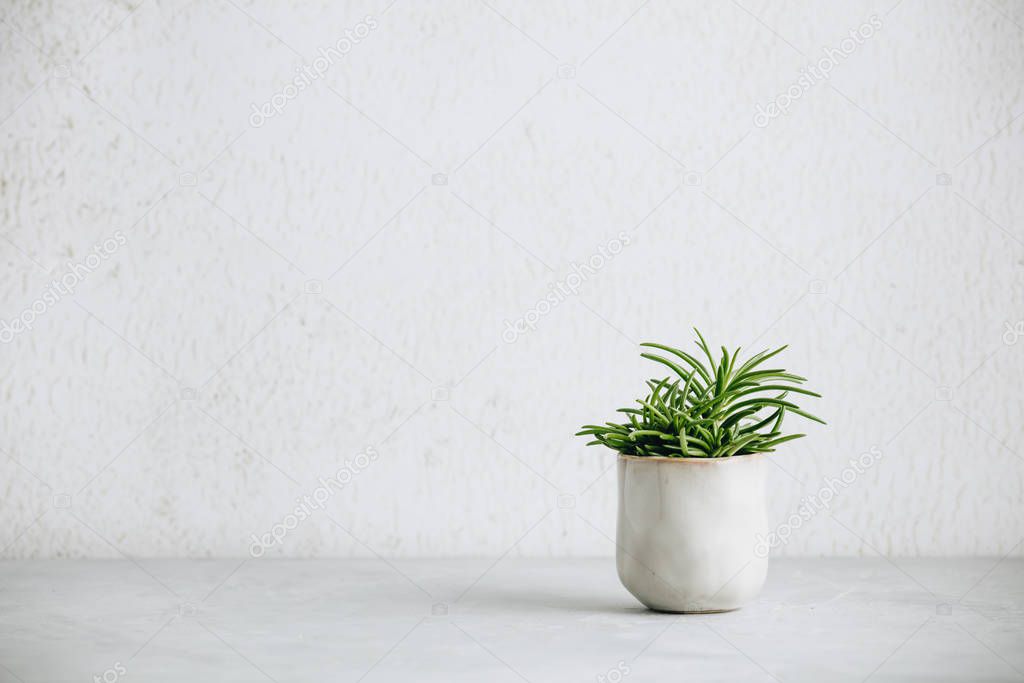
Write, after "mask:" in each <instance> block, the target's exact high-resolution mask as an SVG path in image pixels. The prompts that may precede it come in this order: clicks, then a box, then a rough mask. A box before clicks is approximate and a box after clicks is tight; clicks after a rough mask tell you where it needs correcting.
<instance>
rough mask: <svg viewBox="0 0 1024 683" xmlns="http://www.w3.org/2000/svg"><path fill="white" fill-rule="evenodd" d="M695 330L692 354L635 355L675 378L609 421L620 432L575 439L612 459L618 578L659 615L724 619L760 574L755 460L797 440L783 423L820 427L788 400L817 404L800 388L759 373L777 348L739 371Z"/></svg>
mask: <svg viewBox="0 0 1024 683" xmlns="http://www.w3.org/2000/svg"><path fill="white" fill-rule="evenodd" d="M694 331H695V332H696V333H697V346H698V348H699V352H698V353H697V354H693V355H691V354H689V353H687V352H685V351H681V350H679V349H675V348H672V347H670V346H665V345H662V344H651V343H645V344H641V346H644V347H647V348H650V349H653V350H654V352H645V353H642V354H641V356H643V357H644V358H647V359H648V360H651V361H654V362H655V363H659V364H660V365H662V366H664V367H666V368H668V369H669V370H671V371H672V375H671V376H668V377H664V378H660V379H651V380H648V381H647V388H648V391H647V394H646V396H645V397H644V398H642V399H638V400H637V402H636V403H637V404H638V405H637V406H636V407H630V408H620V409H619V410H618V412H619V413H622V414H623V415H624V416H625V422H606V423H605V424H603V425H585V426H584V427H583V429H581V430H580V431H579V432H577V436H589V437H592V440H591V441H590V442H589V443H588V445H600V446H607V447H608V448H611V449H612V450H614V451H616V452H618V454H619V457H618V486H619V515H618V531H617V540H616V565H617V567H618V572H619V579H620V580H621V581H622V583H623V585H624V586H625V587H626V589H627V590H629V592H630V593H632V594H633V595H634V596H635V597H636V598H637V599H638V600H639V601H640V602H642V603H643V604H644V605H646V606H647V607H649V608H651V609H654V610H659V611H664V612H721V611H727V610H732V609H736V608H738V607H740V606H742V605H743V604H744V603H746V602H748V601H749V600H751V599H753V598H754V597H756V596H757V594H758V593H759V592H760V590H761V586H762V585H763V584H764V579H765V576H766V574H767V569H768V558H767V554H766V553H756V552H755V546H756V545H757V543H758V540H759V539H763V538H764V537H765V536H767V535H768V517H767V510H766V505H765V488H764V474H765V472H764V470H765V465H766V460H765V458H764V454H766V453H772V452H773V451H774V450H775V448H776V447H778V446H780V445H782V444H784V443H786V442H788V441H792V440H793V439H798V438H800V437H802V436H804V434H783V432H782V423H783V418H785V417H786V415H787V414H790V413H792V414H793V415H796V416H799V417H803V418H807V419H810V420H813V421H815V422H820V423H822V424H824V422H823V421H822V420H821V419H819V418H817V417H815V416H813V415H811V414H810V413H807V412H805V411H803V410H801V408H800V407H799V406H798V405H797V404H796V403H794V402H793V401H792V400H791V399H790V398H789V396H790V395H791V394H801V395H805V396H813V397H820V395H819V394H816V393H814V392H813V391H809V390H807V389H804V388H803V387H801V386H800V385H801V384H803V383H804V382H805V381H806V380H805V378H803V377H800V376H799V375H795V374H792V373H789V372H786V371H785V370H783V369H780V368H770V367H768V366H766V363H767V361H769V360H770V359H772V358H774V357H775V356H777V355H778V354H779V353H781V352H782V351H783V350H784V349H785V348H786V347H785V346H783V347H781V348H778V349H775V350H773V351H769V350H765V351H762V352H761V353H758V354H756V355H754V356H752V357H751V358H749V359H748V360H746V361H743V362H740V349H736V350H735V351H734V352H732V353H730V352H729V351H728V350H727V349H726V348H725V347H724V346H723V347H722V350H721V355H720V356H718V357H717V358H716V357H715V355H714V354H712V352H711V349H710V347H709V346H708V344H707V342H706V341H705V340H704V337H703V336H702V335H701V333H700V331H698V330H696V329H695V330H694ZM700 355H703V357H704V358H700V357H699V356H700ZM705 358H706V361H707V362H706V363H705V361H704V359H705Z"/></svg>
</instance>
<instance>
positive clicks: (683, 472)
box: [616, 454, 768, 612]
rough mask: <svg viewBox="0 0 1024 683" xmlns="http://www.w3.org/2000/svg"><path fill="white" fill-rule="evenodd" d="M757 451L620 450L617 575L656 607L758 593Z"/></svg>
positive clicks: (735, 601)
mask: <svg viewBox="0 0 1024 683" xmlns="http://www.w3.org/2000/svg"><path fill="white" fill-rule="evenodd" d="M766 465H767V460H765V457H764V456H763V455H760V454H754V455H740V456H732V457H728V458H713V459H712V458H651V457H637V456H632V455H619V463H618V468H619V521H618V532H617V536H618V539H617V551H616V564H617V565H618V570H619V579H620V580H621V581H622V584H623V585H624V586H625V587H626V589H627V590H629V592H630V593H632V594H633V595H634V596H635V597H636V599H637V600H639V601H640V602H642V603H643V604H645V605H646V606H647V607H650V608H651V609H653V610H658V611H662V612H722V611H726V610H733V609H736V608H738V607H740V606H742V605H743V604H745V603H747V602H749V601H750V600H752V599H754V598H755V597H757V595H758V593H760V592H761V586H763V585H764V579H765V575H766V574H767V571H768V557H767V553H764V552H763V550H762V551H761V552H758V550H757V545H758V542H759V541H762V548H763V539H764V538H766V537H767V536H768V515H767V510H766V504H765V487H764V479H765V470H764V468H765V466H766Z"/></svg>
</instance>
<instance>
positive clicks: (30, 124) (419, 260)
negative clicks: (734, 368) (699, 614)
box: [0, 0, 1024, 558]
mask: <svg viewBox="0 0 1024 683" xmlns="http://www.w3.org/2000/svg"><path fill="white" fill-rule="evenodd" d="M133 2H134V0H133ZM708 4H711V5H712V6H710V7H709V6H705V3H669V2H665V1H663V0H652V1H651V2H645V3H639V2H627V3H602V4H600V5H599V4H598V3H589V2H588V3H583V2H565V3H547V2H544V3H541V2H535V3H514V2H505V1H504V0H491V1H490V5H487V4H485V3H483V2H470V1H468V0H467V1H466V2H443V3H440V2H438V3H430V4H427V3H419V2H411V1H410V0H399V1H398V2H395V3H392V4H390V5H388V4H387V3H386V2H357V3H347V4H344V5H339V4H338V3H328V2H324V3H322V5H318V4H316V3H308V2H298V1H297V0H295V1H293V2H288V3H285V2H264V1H257V2H241V0H240V3H239V4H238V5H235V4H233V3H231V2H218V1H213V2H196V3H184V2H157V1H156V0H148V1H146V2H142V3H141V5H132V6H129V5H128V3H126V2H123V1H122V2H94V3H79V2H66V3H65V2H26V3H15V4H14V6H11V5H10V4H7V6H5V8H4V10H3V12H2V22H0V49H2V59H0V69H2V74H3V83H4V87H3V94H2V106H0V117H2V119H3V122H2V124H0V135H2V140H3V143H2V154H3V157H2V161H0V174H2V175H0V196H2V219H3V224H2V239H0V263H2V268H3V270H2V276H0V292H2V300H0V304H2V308H0V317H2V318H3V319H4V320H10V319H11V318H13V317H16V316H19V315H20V314H21V313H22V311H23V310H25V309H26V308H27V307H30V306H31V305H32V302H33V301H34V300H36V299H37V298H39V297H41V296H43V294H44V292H45V291H46V288H47V286H48V283H49V282H50V281H51V280H53V279H54V278H55V277H59V276H60V275H62V274H63V273H64V272H66V264H67V262H68V261H74V262H79V261H83V260H84V259H85V258H86V255H87V254H88V253H89V252H90V250H92V249H93V248H94V246H95V245H98V244H100V243H102V242H103V240H104V239H106V238H107V237H110V236H112V235H114V234H115V231H121V232H122V233H123V235H124V236H125V238H126V239H127V244H125V245H123V246H120V247H119V248H117V250H116V251H115V252H114V253H113V255H112V256H110V257H109V258H108V259H106V260H103V261H102V263H101V264H100V265H99V267H97V268H96V269H95V271H94V272H92V273H89V274H88V275H86V276H85V277H84V279H83V281H82V282H81V283H80V284H79V285H78V287H77V289H76V290H75V292H74V293H73V294H71V295H67V296H63V297H61V299H60V300H59V301H58V302H57V303H56V304H55V305H53V306H50V307H49V308H48V309H47V310H46V311H45V312H44V313H42V314H40V315H39V316H38V318H37V320H36V321H35V324H34V326H33V329H32V330H30V331H25V332H23V333H20V334H17V335H16V336H15V338H14V340H13V342H11V343H9V344H4V345H0V397H2V398H0V406H2V408H0V449H2V453H0V455H2V456H4V457H2V458H0V521H2V524H0V548H3V552H2V556H3V557H7V558H14V557H66V556H95V557H108V556H116V555H117V554H118V552H122V553H127V554H129V555H132V556H136V555H140V556H149V555H160V556H190V557H198V556H208V555H238V556H241V555H244V554H245V553H246V552H247V548H248V546H249V543H250V541H249V540H248V539H249V537H250V534H253V533H256V534H261V533H264V532H266V531H268V530H269V529H270V528H271V527H272V525H273V524H274V523H275V522H277V521H279V520H282V519H283V518H284V517H285V515H286V514H287V513H288V512H289V510H290V509H291V508H292V507H293V506H294V500H295V498H296V497H297V496H300V495H303V494H310V493H312V492H313V491H314V490H315V488H316V487H317V486H318V484H317V477H319V476H324V477H327V476H330V475H331V474H332V473H333V472H335V471H336V470H337V469H338V467H339V466H341V465H342V464H343V463H344V462H345V461H346V460H349V459H352V458H354V457H355V456H356V454H357V453H359V452H360V451H362V450H363V449H365V448H368V447H372V448H374V449H375V450H376V452H377V453H379V458H378V459H377V460H375V461H374V462H372V463H371V464H370V465H369V467H367V468H366V469H365V470H364V471H362V472H360V473H359V474H358V476H356V477H355V478H354V479H353V481H352V482H351V483H350V484H349V485H348V486H347V487H346V488H345V489H344V490H343V491H341V492H339V493H337V494H335V495H334V496H332V497H331V499H330V500H329V502H328V503H327V510H326V511H325V512H317V513H316V514H315V515H314V516H313V517H312V518H311V519H309V520H307V521H305V522H303V523H302V524H301V525H300V526H299V527H298V528H297V529H295V530H293V531H291V532H290V533H289V534H288V536H287V537H286V538H285V539H284V542H283V543H282V544H280V545H278V546H276V547H274V548H273V549H272V550H271V551H269V554H270V555H276V554H285V555H290V556H327V555H341V556H348V555H356V556H364V555H367V554H369V553H379V554H381V555H393V556H411V555H428V556H434V555H450V554H456V555H471V554H472V555H498V554H501V553H505V552H509V553H512V554H528V555H556V556H558V555H583V554H610V553H611V552H612V544H611V542H610V540H609V538H608V537H607V536H608V535H611V534H613V528H614V505H615V499H614V472H613V471H609V470H608V468H609V466H610V465H611V464H612V463H613V456H612V455H611V454H608V453H603V452H601V451H598V450H595V449H589V450H588V449H585V448H584V446H583V443H582V440H580V439H574V438H572V436H571V435H572V432H573V431H575V429H576V428H577V427H578V425H580V424H582V423H584V422H589V421H593V420H603V419H610V418H611V417H612V415H613V412H612V411H613V410H614V409H615V408H616V407H619V406H620V405H624V404H626V403H628V402H629V401H630V400H632V398H634V397H635V395H637V394H638V393H639V392H640V391H641V386H642V384H641V380H642V379H643V378H644V377H646V376H647V373H649V372H651V371H652V368H651V367H650V366H649V364H646V363H645V362H644V361H643V360H642V359H640V358H639V357H638V349H637V347H636V342H638V341H643V340H659V341H664V342H668V343H675V344H677V345H687V344H689V343H690V338H691V333H690V332H689V328H690V326H691V325H693V324H697V325H699V326H701V327H702V329H703V330H704V331H705V332H706V333H707V334H708V335H709V336H710V337H711V338H712V340H713V341H716V342H719V343H729V344H732V345H735V344H750V345H752V346H753V347H756V348H760V347H762V346H764V345H768V344H778V343H786V342H788V343H790V344H792V348H791V350H790V351H789V352H788V353H787V355H786V356H785V363H786V365H787V366H788V367H790V368H791V369H793V370H795V371H797V372H800V373H802V374H805V375H807V376H809V377H811V378H812V384H813V385H814V386H815V387H816V388H818V389H819V390H820V391H821V392H822V393H824V394H825V398H824V399H823V400H822V401H821V402H819V403H818V405H817V406H816V408H817V410H816V411H815V412H818V413H819V414H821V415H823V416H824V417H826V418H827V419H828V420H829V422H830V424H829V426H828V427H827V428H818V427H817V426H813V425H812V426H810V427H809V430H810V432H809V433H810V436H809V438H807V439H805V440H803V441H801V442H797V443H795V444H793V445H792V447H787V448H786V449H785V451H784V452H782V453H780V454H778V456H777V457H775V458H774V461H775V463H776V464H777V465H778V468H772V479H771V482H770V487H771V489H770V490H771V494H770V495H771V507H772V510H773V512H774V513H775V515H776V516H777V517H778V518H780V519H781V518H783V517H785V516H787V515H789V514H790V513H792V512H793V511H795V510H796V509H797V508H798V506H799V504H800V499H801V497H802V496H805V495H809V494H812V493H814V492H815V491H817V490H818V489H819V488H820V487H821V485H822V480H823V478H825V477H830V476H838V475H839V474H840V473H841V472H842V469H843V467H844V466H845V465H846V463H847V461H848V459H849V458H850V457H854V456H857V455H858V454H860V453H862V452H865V451H867V450H868V449H869V448H871V447H873V446H877V447H878V448H879V449H880V450H881V452H882V454H883V457H882V459H881V460H880V461H879V462H878V463H877V464H875V465H874V466H872V467H871V468H870V469H868V470H867V471H866V472H865V473H863V474H861V475H860V476H859V477H858V478H857V479H856V481H855V482H854V483H853V484H851V485H850V486H849V488H847V489H846V490H844V491H842V492H841V493H840V495H839V496H837V498H836V500H835V501H834V504H833V507H832V511H831V514H825V513H822V514H819V515H817V516H815V517H814V518H813V519H811V520H810V521H809V522H807V523H806V524H804V525H803V526H802V527H801V528H800V529H798V530H797V531H795V532H794V534H793V537H792V539H791V541H790V542H789V544H788V545H787V546H785V547H784V548H781V549H780V550H779V552H781V553H790V554H815V555H816V554H825V555H832V554H864V555H873V554H875V553H876V552H882V553H886V554H891V555H944V554H986V555H1002V554H1005V553H1008V552H1017V553H1019V552H1020V548H1019V547H1018V544H1019V542H1020V541H1021V537H1022V536H1024V523H1022V521H1021V513H1022V500H1024V462H1022V455H1024V427H1022V425H1021V416H1022V408H1024V401H1022V399H1021V379H1022V376H1024V323H1021V328H1020V331H1021V341H1020V342H1019V343H1014V342H1016V341H1017V334H1016V333H1015V332H1014V333H1008V332H1007V330H1008V329H1009V330H1013V329H1014V326H1015V325H1016V323H1017V322H1018V321H1021V320H1024V267H1022V266H1024V192H1022V191H1021V190H1022V189H1024V163H1022V162H1024V154H1022V153H1024V117H1022V114H1024V90H1022V86H1024V27H1022V25H1024V3H1021V2H1005V1H1002V2H1000V1H993V2H963V3H960V2H927V1H926V0H903V2H899V3H896V2H895V0H888V1H887V2H861V3H828V4H827V5H826V3H819V2H814V1H811V0H807V1H806V2H785V3H765V2H756V1H755V0H747V2H745V3H744V6H743V7H741V6H740V5H738V4H735V3H728V2H722V3H713V4H712V3H708ZM893 5H895V7H894V6H893ZM872 15H876V16H877V17H878V20H880V22H881V25H882V27H881V30H879V31H877V33H876V34H875V35H873V36H872V37H871V38H870V39H866V40H864V41H863V44H862V45H859V46H857V47H856V49H855V50H854V51H853V53H852V54H851V55H850V56H849V57H847V58H845V59H843V60H841V63H839V65H838V66H837V67H836V68H835V69H834V70H833V72H832V75H831V77H830V79H829V80H828V81H826V82H820V83H817V84H815V85H813V87H810V88H809V89H808V90H807V91H806V92H805V93H803V94H802V96H801V97H800V98H799V99H797V100H796V101H795V102H793V104H792V107H791V108H790V110H789V113H788V114H787V115H785V116H782V117H779V118H777V119H775V120H773V121H771V123H770V125H768V126H767V127H764V128H761V127H758V126H756V125H755V124H754V114H755V113H756V111H757V105H758V104H759V103H761V104H763V103H766V102H768V101H769V100H770V99H772V98H774V97H775V96H776V95H778V94H780V93H782V92H784V91H786V89H787V88H788V87H789V86H790V85H791V84H793V83H795V82H797V79H798V78H799V76H800V69H801V68H802V67H804V66H805V65H807V64H808V63H810V62H816V61H817V60H819V59H820V58H821V57H822V56H823V52H822V48H823V47H826V46H835V47H838V46H839V45H840V43H841V41H842V40H843V39H844V38H845V37H847V35H848V33H849V31H850V30H851V29H856V28H857V27H859V26H861V25H862V24H864V23H865V22H869V21H870V18H871V16H872ZM367 16H371V17H372V22H373V24H374V25H375V26H376V28H375V30H372V32H371V33H370V35H369V36H368V37H367V38H366V39H365V40H363V41H362V42H361V43H360V44H358V45H356V46H355V47H354V49H353V50H352V51H351V52H350V53H348V54H347V55H346V56H345V57H344V58H343V59H342V60H339V62H338V63H337V64H335V65H334V66H333V67H331V69H330V70H329V71H328V73H327V76H326V77H325V78H323V79H320V80H319V81H317V82H316V83H315V84H314V86H313V87H311V88H309V89H306V90H304V91H302V92H301V93H299V94H298V96H297V97H296V98H295V99H294V100H292V101H290V102H289V103H288V104H287V106H286V107H285V108H284V110H283V112H282V113H281V114H280V115H277V116H274V117H272V118H271V119H269V120H268V121H267V122H266V123H265V125H263V126H261V127H258V128H255V127H252V126H251V125H250V114H251V111H252V110H251V105H252V104H253V103H257V104H259V103H262V102H264V101H266V100H268V99H269V98H270V97H271V96H272V95H273V94H274V93H275V92H279V91H280V90H281V89H282V88H283V87H284V86H285V85H286V84H287V82H288V80H289V79H290V78H292V77H293V76H294V74H295V69H296V67H298V66H300V65H301V64H303V63H309V62H311V61H312V60H313V58H314V57H315V56H316V55H317V48H319V47H322V46H328V45H330V44H333V43H336V42H337V41H338V40H339V39H340V38H342V37H344V35H345V30H346V29H353V28H354V27H356V26H357V25H358V24H359V22H361V21H364V20H366V19H365V18H366V17H367ZM560 65H563V68H562V71H561V74H560V72H559V67H560ZM564 65H573V66H574V67H575V76H574V77H573V74H572V73H571V71H570V70H568V69H566V68H565V67H564ZM560 76H561V77H560ZM439 173H440V174H445V175H446V176H447V184H446V185H437V184H435V183H434V182H433V177H434V174H439ZM189 174H193V176H192V177H194V179H195V184H194V185H193V184H191V182H190V175H189ZM940 174H949V184H945V183H943V182H942V181H941V180H940ZM620 232H624V233H626V234H627V235H628V236H629V240H630V244H629V246H627V247H626V248H625V249H624V250H623V251H622V253H620V254H619V255H617V256H615V257H614V258H613V259H612V260H611V261H610V262H608V263H606V264H605V265H604V267H603V268H602V269H600V271H599V272H597V273H596V274H594V275H593V276H592V277H590V278H589V279H588V281H587V282H586V283H585V284H584V285H583V287H582V290H581V294H580V296H578V297H570V298H569V299H568V300H566V301H564V302H561V303H560V304H559V305H558V306H556V307H554V309H553V310H551V311H550V312H548V313H547V315H544V316H543V317H541V319H540V320H539V322H538V323H537V326H536V330H534V331H531V332H529V333H528V334H525V335H524V336H522V337H521V338H519V339H518V340H516V341H515V342H514V343H507V341H505V340H503V337H502V334H503V331H504V330H505V324H504V321H505V320H513V319H516V318H518V317H519V316H521V315H523V314H524V313H526V312H527V311H528V310H530V309H531V308H532V307H534V306H535V305H536V303H537V302H538V301H540V300H541V299H542V298H543V297H544V296H545V294H547V293H548V292H549V291H550V290H549V287H550V285H551V283H554V282H558V281H562V280H564V279H565V277H566V275H567V274H568V273H569V272H571V270H570V269H571V264H572V262H574V261H576V262H582V261H584V260H585V259H587V258H589V257H590V256H591V255H592V254H593V253H595V252H596V250H597V249H598V247H600V246H602V245H605V244H607V243H608V242H609V241H610V240H613V239H615V238H616V236H617V235H618V234H619V233H620ZM310 281H321V282H322V283H323V285H322V293H317V292H316V289H317V286H316V285H315V284H312V285H310V284H307V283H309V282H310ZM307 290H312V291H307ZM1008 325H1009V327H1007V326H1008ZM193 396H194V397H193ZM559 503H561V506H559Z"/></svg>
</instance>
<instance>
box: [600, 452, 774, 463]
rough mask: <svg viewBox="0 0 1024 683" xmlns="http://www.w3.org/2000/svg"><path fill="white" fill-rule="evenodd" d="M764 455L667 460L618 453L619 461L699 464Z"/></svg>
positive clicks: (661, 456) (657, 457) (752, 454)
mask: <svg viewBox="0 0 1024 683" xmlns="http://www.w3.org/2000/svg"><path fill="white" fill-rule="evenodd" d="M763 455H765V454H764V453H744V454H742V455H729V456H724V457H718V458H669V457H667V456H664V455H627V454H625V453H619V454H618V456H619V459H620V460H653V461H656V462H680V463H687V462H700V463H714V464H719V463H722V462H723V461H726V460H741V459H743V458H750V457H761V456H763Z"/></svg>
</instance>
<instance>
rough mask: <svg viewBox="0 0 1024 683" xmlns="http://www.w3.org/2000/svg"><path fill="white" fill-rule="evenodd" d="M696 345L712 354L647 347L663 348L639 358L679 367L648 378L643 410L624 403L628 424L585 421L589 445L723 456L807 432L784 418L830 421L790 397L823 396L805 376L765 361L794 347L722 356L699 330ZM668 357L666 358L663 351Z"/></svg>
mask: <svg viewBox="0 0 1024 683" xmlns="http://www.w3.org/2000/svg"><path fill="white" fill-rule="evenodd" d="M694 332H696V333H697V346H698V347H699V349H700V352H701V353H703V355H704V356H705V357H706V358H707V363H706V364H705V363H704V361H703V359H700V358H698V357H697V356H696V355H691V354H689V353H687V352H685V351H682V350H680V349H676V348H673V347H671V346H665V345H664V344H654V343H649V342H648V343H644V344H641V346H643V347H646V348H649V349H655V350H656V351H659V352H661V353H655V352H645V353H641V354H640V355H641V356H642V357H644V358H647V359H648V360H651V361H654V362H655V363H659V364H661V365H663V366H665V367H667V368H669V369H670V370H671V371H672V373H673V374H672V375H670V376H668V377H664V378H661V379H649V380H647V387H648V393H647V395H646V396H645V397H644V398H642V399H637V401H636V403H637V404H638V405H637V407H630V408H619V410H618V411H617V412H619V413H622V414H624V415H625V417H626V421H625V422H621V423H619V422H606V423H604V424H603V425H584V426H583V428H582V429H581V430H580V431H578V432H577V433H576V435H577V436H591V437H593V440H592V441H590V442H588V444H587V445H588V446H590V445H601V446H607V447H608V448H611V449H612V450H615V451H618V452H619V453H623V454H625V455H638V456H662V457H668V458H723V457H729V456H733V455H747V454H749V453H770V452H772V451H774V450H775V447H776V446H778V445H780V444H783V443H785V442H787V441H792V440H793V439H798V438H800V437H802V436H805V435H804V434H783V433H782V431H781V430H782V421H783V418H784V417H785V416H786V415H787V413H792V414H794V415H797V416H799V417H803V418H806V419H809V420H813V421H815V422H820V423H821V424H825V422H824V420H822V419H820V418H818V417H815V416H814V415H811V414H810V413H808V412H805V411H804V410H802V409H801V408H800V406H798V405H797V404H795V403H793V401H791V400H787V397H789V395H790V394H800V395H804V396H813V397H815V398H820V394H816V393H815V392H813V391H810V390H808V389H804V388H803V387H801V386H800V385H801V384H803V383H804V382H806V381H807V380H806V378H804V377H801V376H799V375H794V374H792V373H790V372H787V371H785V370H783V369H780V368H764V364H765V362H766V361H768V360H770V359H771V358H774V357H775V356H777V355H778V354H780V353H781V352H782V351H783V350H785V349H786V348H787V347H785V346H783V347H780V348H778V349H775V350H767V349H766V350H764V351H762V352H760V353H758V354H756V355H754V356H752V357H750V358H749V359H747V360H745V361H743V362H742V363H741V362H740V350H741V349H739V348H737V349H736V350H735V351H734V352H732V353H729V351H728V349H726V347H724V346H723V347H721V348H722V355H721V356H720V357H719V358H717V359H716V358H715V357H714V355H713V354H712V353H711V349H710V347H709V346H708V344H707V342H706V341H705V340H704V336H703V335H702V334H701V333H700V331H699V330H697V329H696V328H695V329H694ZM662 354H664V355H662Z"/></svg>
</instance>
